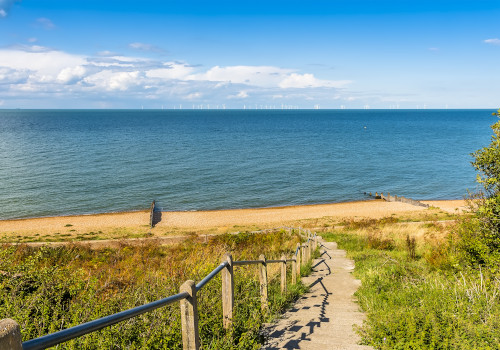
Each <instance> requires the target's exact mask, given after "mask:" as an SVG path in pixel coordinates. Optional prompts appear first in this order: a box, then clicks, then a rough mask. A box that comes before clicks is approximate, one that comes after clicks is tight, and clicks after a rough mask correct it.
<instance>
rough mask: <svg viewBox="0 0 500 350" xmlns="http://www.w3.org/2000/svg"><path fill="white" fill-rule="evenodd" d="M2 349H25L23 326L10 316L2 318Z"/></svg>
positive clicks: (0, 335)
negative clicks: (20, 326)
mask: <svg viewBox="0 0 500 350" xmlns="http://www.w3.org/2000/svg"><path fill="white" fill-rule="evenodd" d="M0 349H9V350H23V344H22V341H21V328H19V324H17V322H16V321H14V320H12V319H10V318H5V319H3V320H0Z"/></svg>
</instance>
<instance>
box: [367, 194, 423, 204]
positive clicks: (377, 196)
mask: <svg viewBox="0 0 500 350" xmlns="http://www.w3.org/2000/svg"><path fill="white" fill-rule="evenodd" d="M365 194H366V193H365ZM368 195H369V196H370V197H375V199H383V200H385V201H387V202H402V203H408V204H411V205H416V206H419V207H425V208H429V204H425V203H422V202H420V201H417V200H415V199H411V198H406V197H403V196H397V195H394V196H391V194H390V193H389V192H387V194H386V195H385V194H384V193H382V192H380V194H379V193H378V192H375V195H374V196H373V195H372V193H371V192H370V193H368Z"/></svg>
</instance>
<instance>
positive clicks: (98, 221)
mask: <svg viewBox="0 0 500 350" xmlns="http://www.w3.org/2000/svg"><path fill="white" fill-rule="evenodd" d="M424 203H426V204H429V205H430V206H432V208H434V209H427V208H425V207H419V206H414V205H411V204H406V203H401V202H386V201H384V200H367V201H357V202H345V203H332V204H316V205H299V206H284V207H273V208H258V209H228V210H212V211H184V212H182V211H179V212H162V217H161V221H160V222H159V223H158V224H157V225H156V226H155V227H154V228H153V229H151V228H150V227H149V211H136V212H123V213H107V214H93V215H77V216H58V217H45V218H31V219H19V220H1V221H0V236H1V237H2V242H8V241H16V240H18V239H19V238H23V239H28V240H30V241H37V240H48V241H51V240H71V239H73V238H74V239H80V240H81V239H88V240H91V239H114V238H137V237H143V236H144V235H146V234H148V235H153V236H166V235H176V234H186V233H197V234H205V233H225V232H236V231H238V230H241V231H243V230H251V229H263V228H275V227H283V226H295V227H298V226H303V227H311V228H314V227H318V226H322V225H324V224H325V223H335V222H339V221H341V220H346V219H364V218H371V219H380V218H383V217H389V216H401V215H414V214H416V213H417V214H418V213H421V214H422V215H425V214H426V213H427V212H429V210H434V211H440V212H443V213H450V214H454V213H458V212H462V211H463V210H464V209H465V201H463V200H447V201H425V202H424ZM438 208H439V209H438Z"/></svg>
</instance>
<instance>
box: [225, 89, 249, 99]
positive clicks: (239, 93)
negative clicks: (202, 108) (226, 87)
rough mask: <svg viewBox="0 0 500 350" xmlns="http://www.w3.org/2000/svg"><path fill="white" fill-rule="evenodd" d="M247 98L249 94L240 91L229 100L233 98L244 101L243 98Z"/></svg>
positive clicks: (230, 96)
mask: <svg viewBox="0 0 500 350" xmlns="http://www.w3.org/2000/svg"><path fill="white" fill-rule="evenodd" d="M247 97H248V92H246V91H240V92H238V93H237V94H236V95H229V96H228V97H227V98H229V99H233V98H236V99H243V98H247Z"/></svg>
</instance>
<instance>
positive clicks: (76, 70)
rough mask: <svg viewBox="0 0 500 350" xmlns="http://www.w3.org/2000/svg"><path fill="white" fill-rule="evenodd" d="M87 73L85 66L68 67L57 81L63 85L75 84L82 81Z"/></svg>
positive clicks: (62, 71)
mask: <svg viewBox="0 0 500 350" xmlns="http://www.w3.org/2000/svg"><path fill="white" fill-rule="evenodd" d="M85 73H86V69H85V67H83V66H76V67H68V68H64V69H63V70H61V72H60V73H59V74H58V75H57V80H59V81H60V82H61V83H63V84H74V83H76V82H78V81H80V80H81V79H82V78H83V77H84V76H85Z"/></svg>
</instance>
